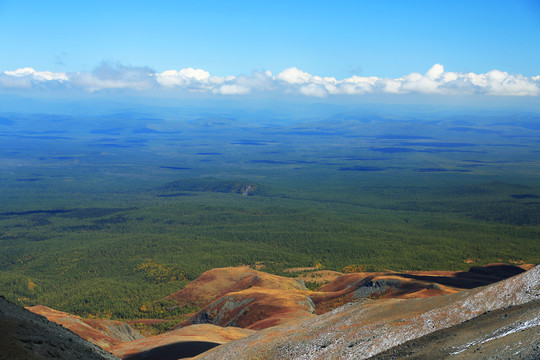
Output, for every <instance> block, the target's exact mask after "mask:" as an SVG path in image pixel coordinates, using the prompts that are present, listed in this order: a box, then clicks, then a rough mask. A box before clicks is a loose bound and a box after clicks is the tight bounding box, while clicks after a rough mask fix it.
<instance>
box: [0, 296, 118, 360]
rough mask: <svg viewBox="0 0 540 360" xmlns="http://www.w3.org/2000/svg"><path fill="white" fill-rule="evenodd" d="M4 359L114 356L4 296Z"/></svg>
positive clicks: (0, 355) (0, 339)
mask: <svg viewBox="0 0 540 360" xmlns="http://www.w3.org/2000/svg"><path fill="white" fill-rule="evenodd" d="M0 349H1V351H0V359H2V360H3V359H5V360H16V359H25V360H46V359H47V360H48V359H60V360H76V359H80V360H114V359H117V360H118V358H117V357H115V356H113V355H112V354H110V353H108V352H106V351H104V350H103V349H101V348H99V347H98V346H96V345H94V344H91V343H89V342H88V341H86V340H84V339H82V338H80V337H79V336H77V335H75V334H73V333H72V332H71V331H69V330H68V329H66V328H64V327H62V326H60V325H58V324H55V323H54V322H51V321H49V320H47V319H46V318H45V317H43V316H40V315H37V314H34V313H33V312H31V311H28V310H26V309H24V308H22V307H19V306H17V305H15V304H12V303H10V302H9V301H7V300H6V299H4V298H3V297H0Z"/></svg>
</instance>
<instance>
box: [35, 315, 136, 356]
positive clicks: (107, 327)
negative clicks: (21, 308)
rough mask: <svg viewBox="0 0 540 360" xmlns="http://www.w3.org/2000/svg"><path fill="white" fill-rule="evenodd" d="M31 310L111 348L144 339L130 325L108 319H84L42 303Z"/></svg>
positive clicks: (104, 346) (107, 348) (86, 338)
mask: <svg viewBox="0 0 540 360" xmlns="http://www.w3.org/2000/svg"><path fill="white" fill-rule="evenodd" d="M27 309H28V310H30V311H31V312H33V313H35V314H38V315H42V316H45V317H46V318H47V319H48V320H49V321H53V322H55V323H57V324H60V325H62V326H64V327H65V328H67V329H69V330H71V331H72V332H74V333H75V334H77V335H79V336H80V337H82V338H83V339H85V340H88V341H90V342H91V343H93V344H96V345H97V346H99V347H101V348H102V349H105V350H109V349H111V348H112V347H113V346H115V345H118V344H121V343H123V342H126V341H132V340H136V339H142V338H144V336H142V335H141V334H140V333H139V332H138V331H137V330H135V329H134V328H132V327H131V326H130V325H128V324H126V323H123V322H120V321H115V320H106V319H82V318H80V317H79V316H76V315H72V314H68V313H65V312H63V311H58V310H54V309H51V308H48V307H46V306H42V305H36V306H31V307H28V308H27Z"/></svg>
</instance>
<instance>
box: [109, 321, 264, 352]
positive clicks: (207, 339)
mask: <svg viewBox="0 0 540 360" xmlns="http://www.w3.org/2000/svg"><path fill="white" fill-rule="evenodd" d="M254 332H255V331H253V330H248V329H241V328H235V327H226V328H223V327H219V326H216V325H210V324H201V325H193V326H188V327H185V328H180V329H177V330H173V331H168V332H166V333H164V334H161V335H157V336H152V337H150V338H146V339H140V340H135V341H131V342H127V343H123V344H120V345H117V346H115V347H113V348H112V349H110V350H109V351H110V352H112V353H113V354H115V355H116V356H118V357H119V358H122V359H125V358H135V356H137V354H142V353H145V352H148V351H150V350H152V349H155V348H163V347H166V346H170V345H174V344H176V345H178V344H182V343H192V342H200V343H211V344H216V345H218V344H225V343H228V342H230V341H233V340H237V339H240V338H243V337H245V336H248V335H251V334H252V333H254ZM180 356H181V354H179V355H178V357H177V358H180Z"/></svg>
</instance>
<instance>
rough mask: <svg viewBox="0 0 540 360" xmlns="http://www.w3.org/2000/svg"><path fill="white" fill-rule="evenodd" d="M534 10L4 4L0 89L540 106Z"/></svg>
mask: <svg viewBox="0 0 540 360" xmlns="http://www.w3.org/2000/svg"><path fill="white" fill-rule="evenodd" d="M268 5H269V4H268ZM539 20H540V6H539V5H538V3H537V2H535V1H528V0H522V1H499V2H496V3H493V2H487V1H480V2H475V4H474V6H471V5H470V4H468V3H466V2H464V1H458V2H453V3H452V4H451V5H448V4H432V3H429V2H427V1H412V2H407V3H406V4H405V3H401V2H395V1H384V2H379V3H377V4H367V3H359V2H349V1H344V2H340V3H338V4H331V5H329V4H326V3H324V2H316V3H312V2H309V3H307V2H295V3H294V4H289V3H286V2H283V1H278V2H272V6H266V5H265V4H258V5H254V4H250V3H249V2H245V1H238V2H234V3H232V4H227V5H224V4H221V3H219V2H217V1H211V0H208V1H203V2H197V4H192V3H187V2H170V1H158V2H157V3H153V5H152V6H148V5H145V4H142V3H137V4H132V3H127V2H124V1H119V2H114V3H113V4H109V3H105V2H103V1H98V2H93V3H92V4H84V5H82V4H73V3H70V2H66V1H53V2H49V3H47V4H45V3H41V2H39V1H24V2H15V1H1V2H0V44H2V51H3V52H4V53H5V54H8V56H3V57H1V58H0V94H2V95H1V96H2V97H4V98H5V97H9V96H10V95H18V96H21V97H23V98H30V99H31V98H48V99H51V100H55V99H61V100H66V101H69V100H73V101H75V102H76V101H81V100H86V99H96V98H100V97H101V98H103V99H106V100H108V101H111V100H119V101H121V102H124V103H126V102H129V101H132V102H133V103H134V104H136V103H137V102H139V101H140V100H141V99H149V100H151V101H155V100H157V99H164V100H165V101H169V102H171V103H174V101H177V102H179V103H181V102H182V101H187V102H189V101H191V100H192V99H194V100H196V101H207V102H208V103H211V102H212V101H217V102H220V101H231V102H233V103H234V102H236V103H242V102H250V101H254V100H255V101H261V102H269V103H270V102H273V101H274V102H277V103H280V102H299V103H304V102H307V103H315V102H323V103H336V104H343V105H351V106H354V105H355V104H359V103H360V104H364V103H368V102H373V103H379V104H396V103H397V104H400V103H401V104H404V103H412V104H418V105H430V104H435V105H437V104H442V105H444V104H445V103H452V104H454V105H453V106H457V107H459V106H461V105H463V106H465V107H468V106H470V104H472V103H474V102H477V103H478V106H487V107H497V106H499V105H500V104H501V103H502V104H503V106H507V107H512V106H513V107H520V106H522V105H523V104H525V106H526V107H528V108H530V109H534V111H537V109H538V104H540V101H538V100H539V96H540V69H538V65H537V64H539V63H540V49H538V47H535V46H531V45H532V44H534V43H535V41H536V39H537V38H539V37H540V21H539ZM130 99H131V100H130ZM149 100H143V102H144V101H149Z"/></svg>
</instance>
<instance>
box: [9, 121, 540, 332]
mask: <svg viewBox="0 0 540 360" xmlns="http://www.w3.org/2000/svg"><path fill="white" fill-rule="evenodd" d="M141 119H142V120H141ZM141 119H139V118H133V117H129V116H128V115H117V116H112V117H104V118H103V119H84V118H83V119H74V118H70V117H54V116H48V117H45V116H41V115H35V116H34V117H32V116H30V117H28V118H26V117H18V118H13V121H12V122H10V123H6V124H4V125H1V126H3V127H0V135H3V141H2V142H1V143H0V161H1V162H2V164H3V172H2V173H1V174H0V186H1V189H0V190H1V191H0V255H1V256H0V294H1V295H3V296H5V297H6V298H8V299H9V300H12V301H14V302H16V303H18V304H21V305H25V306H28V305H36V304H41V305H45V306H49V307H52V308H54V309H57V310H62V311H67V312H70V313H73V314H77V315H80V316H83V317H98V318H112V319H121V320H126V319H144V318H152V319H156V318H157V319H171V318H172V319H175V321H177V320H178V319H181V318H182V316H184V315H185V314H188V313H191V312H193V311H195V310H196V309H194V308H173V307H171V306H170V305H171V304H170V303H168V302H164V301H162V299H163V298H164V297H166V296H167V295H169V294H171V293H173V292H176V291H178V290H180V289H182V288H183V287H184V286H185V285H186V284H188V283H189V282H190V281H192V280H194V279H196V278H197V277H198V276H199V275H200V274H201V273H203V272H204V271H206V270H209V269H212V268H216V267H225V266H237V265H251V266H255V265H257V266H260V265H261V264H262V265H264V268H263V269H262V270H263V271H267V272H270V273H274V274H279V275H283V276H292V275H291V273H289V272H287V271H284V270H285V269H287V268H292V267H310V266H315V265H317V264H320V266H322V267H323V268H324V269H330V270H337V271H340V270H341V269H344V268H346V269H354V268H362V269H365V270H368V271H378V270H384V269H388V270H467V269H468V268H469V267H471V266H475V265H483V264H488V263H498V262H504V263H540V241H539V239H540V183H538V181H537V180H538V174H539V171H538V169H539V166H540V164H539V163H538V142H537V139H538V138H540V135H539V133H540V129H536V127H534V126H536V125H534V124H536V123H535V122H531V121H529V120H528V118H524V119H522V120H520V121H521V122H520V121H518V120H519V119H517V120H516V119H513V121H512V123H511V124H512V125H509V124H510V123H509V122H508V121H507V119H498V120H497V119H495V120H494V119H492V118H485V119H475V120H474V121H469V122H467V120H465V119H463V118H456V117H453V118H448V119H440V118H439V119H435V120H429V121H427V120H424V121H423V122H422V121H421V120H414V121H413V120H388V119H387V120H381V119H380V118H375V119H366V118H359V119H351V118H347V119H344V120H339V119H338V120H336V119H331V120H325V121H322V120H321V121H317V122H315V123H311V124H309V125H308V124H306V123H302V124H285V125H284V124H277V123H274V124H270V125H253V124H244V123H237V124H232V125H231V124H228V123H227V124H225V121H226V120H220V121H221V122H218V121H217V120H212V121H210V120H208V121H204V120H197V121H196V122H194V121H191V120H190V121H183V122H182V121H180V120H175V121H172V120H167V119H164V120H159V119H155V118H152V119H150V120H147V118H141ZM148 121H151V122H152V124H153V125H152V126H153V127H158V126H157V125H155V124H158V125H159V128H160V129H162V131H161V132H158V131H154V130H152V131H150V129H149V128H148V127H147V126H150V125H149V124H148V123H147V122H148ZM227 121H228V120H227ZM268 121H270V120H268ZM35 124H37V125H35ZM74 124H77V126H78V127H75V125H74ZM223 124H225V125H223ZM233 125H234V126H233ZM220 126H221V127H220ZM478 134H482V136H480V137H479V136H478ZM308 286H309V288H311V289H314V288H316V284H308ZM159 326H161V328H159V329H158V330H163V329H164V327H165V326H166V325H159ZM159 326H158V327H159Z"/></svg>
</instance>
